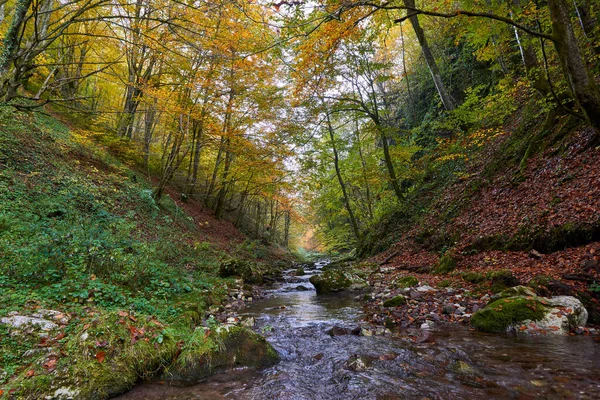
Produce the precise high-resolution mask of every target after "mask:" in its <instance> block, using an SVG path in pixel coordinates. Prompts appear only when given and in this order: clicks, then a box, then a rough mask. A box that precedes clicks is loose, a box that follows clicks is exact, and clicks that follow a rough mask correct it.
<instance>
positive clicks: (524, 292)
mask: <svg viewBox="0 0 600 400" xmlns="http://www.w3.org/2000/svg"><path fill="white" fill-rule="evenodd" d="M515 296H521V297H535V291H534V290H533V289H532V288H530V287H527V286H513V287H511V288H508V289H505V290H503V291H502V292H500V293H497V294H495V295H493V296H492V301H496V300H499V299H506V298H508V297H515Z"/></svg>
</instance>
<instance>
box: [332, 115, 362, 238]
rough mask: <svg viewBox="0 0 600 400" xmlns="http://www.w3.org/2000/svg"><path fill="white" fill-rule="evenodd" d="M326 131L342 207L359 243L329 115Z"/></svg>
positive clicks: (356, 225)
mask: <svg viewBox="0 0 600 400" xmlns="http://www.w3.org/2000/svg"><path fill="white" fill-rule="evenodd" d="M327 131H328V132H329V139H330V140H331V149H332V150H333V165H334V167H335V174H336V175H337V179H338V182H339V184H340V187H341V188H342V195H343V196H344V205H345V206H346V211H348V216H349V217H350V223H351V224H352V231H353V232H354V236H355V237H356V240H357V242H358V243H360V242H361V235H360V230H359V229H358V223H357V222H356V218H355V217H354V212H353V211H352V207H350V199H348V193H347V191H346V184H345V183H344V179H343V178H342V172H341V170H340V165H339V156H338V151H337V146H336V145H335V136H334V132H333V126H332V125H331V119H330V118H329V113H327Z"/></svg>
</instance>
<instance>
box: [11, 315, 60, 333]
mask: <svg viewBox="0 0 600 400" xmlns="http://www.w3.org/2000/svg"><path fill="white" fill-rule="evenodd" d="M0 323H1V324H4V325H8V326H10V327H11V328H17V329H21V328H23V327H27V326H34V327H38V328H40V329H41V330H43V331H46V332H48V331H51V330H54V329H57V328H58V325H57V324H55V323H54V322H52V321H48V320H47V319H42V318H36V317H26V316H23V315H13V316H11V317H4V318H2V319H0Z"/></svg>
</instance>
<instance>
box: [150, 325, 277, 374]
mask: <svg viewBox="0 0 600 400" xmlns="http://www.w3.org/2000/svg"><path fill="white" fill-rule="evenodd" d="M214 335H215V337H214V341H215V342H216V343H218V346H217V347H216V348H213V349H210V350H209V351H206V349H192V348H188V349H184V350H183V351H182V354H180V356H179V359H178V361H177V362H176V363H174V364H173V365H171V366H169V367H168V368H167V370H166V371H165V372H164V373H163V375H162V376H161V377H160V379H159V380H160V381H162V380H164V381H167V382H168V383H169V384H171V385H173V386H188V385H194V384H197V383H198V382H200V381H202V380H203V379H205V378H206V377H208V376H210V375H212V374H214V373H215V372H218V371H222V370H227V369H230V368H236V367H252V368H260V367H267V366H269V365H273V364H275V363H277V362H278V361H279V355H278V354H277V352H276V351H275V349H273V347H272V346H271V345H270V344H269V342H267V341H266V340H265V338H264V337H262V336H261V335H259V334H257V333H255V332H253V331H251V330H250V329H247V328H244V327H240V326H225V327H222V328H220V329H218V331H217V332H215V333H214Z"/></svg>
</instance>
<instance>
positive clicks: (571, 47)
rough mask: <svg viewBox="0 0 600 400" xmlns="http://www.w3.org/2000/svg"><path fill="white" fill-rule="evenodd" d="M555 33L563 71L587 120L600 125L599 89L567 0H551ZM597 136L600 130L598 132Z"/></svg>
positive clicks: (550, 6) (593, 124)
mask: <svg viewBox="0 0 600 400" xmlns="http://www.w3.org/2000/svg"><path fill="white" fill-rule="evenodd" d="M548 8H549V9H550V19H551V21H552V36H553V37H554V46H555V48H556V52H557V54H558V57H559V60H560V65H561V67H562V70H563V73H564V75H565V77H566V78H567V81H568V83H569V87H570V88H571V91H572V93H573V95H574V98H575V100H576V101H577V103H578V105H579V106H580V107H581V109H582V110H583V112H584V114H585V117H586V119H587V121H588V122H589V123H590V124H591V125H592V126H593V127H594V128H596V131H597V132H598V130H599V129H600V91H599V90H598V87H597V86H596V84H595V82H594V79H593V78H592V77H591V76H590V74H589V73H588V70H587V68H586V66H585V63H584V61H583V57H582V56H581V51H580V49H579V43H578V42H577V37H576V36H575V32H574V30H573V25H572V24H571V15H570V12H569V7H568V6H567V3H566V2H565V0H548ZM596 137H598V134H596Z"/></svg>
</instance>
